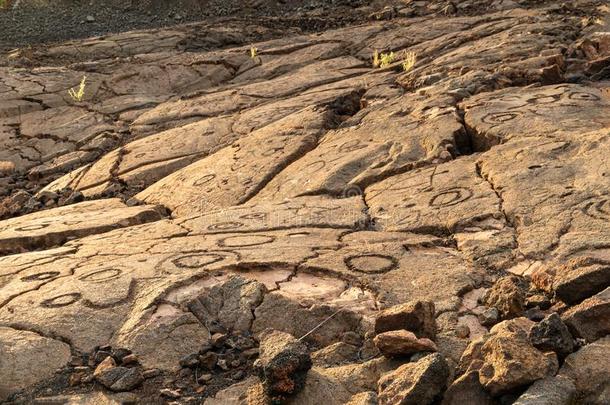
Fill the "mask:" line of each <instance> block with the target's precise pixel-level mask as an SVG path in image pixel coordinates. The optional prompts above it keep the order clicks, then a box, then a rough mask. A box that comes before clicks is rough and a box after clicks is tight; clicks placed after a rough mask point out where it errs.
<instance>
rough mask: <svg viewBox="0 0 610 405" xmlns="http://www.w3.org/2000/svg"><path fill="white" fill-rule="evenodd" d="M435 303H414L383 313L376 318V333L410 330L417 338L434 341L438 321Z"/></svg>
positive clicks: (395, 307) (397, 306)
mask: <svg viewBox="0 0 610 405" xmlns="http://www.w3.org/2000/svg"><path fill="white" fill-rule="evenodd" d="M434 316H435V313H434V303H432V302H427V301H412V302H407V303H404V304H400V305H396V306H393V307H391V308H388V309H385V310H383V311H381V312H380V313H379V314H378V315H377V316H376V318H375V333H377V334H379V333H383V332H388V331H392V330H402V329H405V330H408V331H410V332H413V333H415V335H416V336H417V337H426V338H428V339H434V337H435V336H436V321H435V317H434Z"/></svg>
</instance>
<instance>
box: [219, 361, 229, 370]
mask: <svg viewBox="0 0 610 405" xmlns="http://www.w3.org/2000/svg"><path fill="white" fill-rule="evenodd" d="M216 365H217V366H218V367H220V368H221V369H222V370H224V371H227V370H229V366H228V364H227V361H226V360H225V359H220V360H218V363H216Z"/></svg>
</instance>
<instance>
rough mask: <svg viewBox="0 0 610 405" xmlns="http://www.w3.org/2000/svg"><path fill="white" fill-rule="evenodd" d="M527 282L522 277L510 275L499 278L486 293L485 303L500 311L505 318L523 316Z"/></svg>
mask: <svg viewBox="0 0 610 405" xmlns="http://www.w3.org/2000/svg"><path fill="white" fill-rule="evenodd" d="M526 291H527V283H526V282H525V281H524V280H523V279H522V278H520V277H518V276H514V275H509V276H506V277H503V278H501V279H500V280H498V281H497V282H496V283H495V284H494V285H493V287H492V288H490V289H489V290H488V291H487V294H486V295H485V303H486V304H487V305H488V306H490V307H494V308H496V309H497V310H498V312H500V315H501V316H502V317H503V318H513V317H517V316H521V315H522V314H523V312H524V311H525V293H526Z"/></svg>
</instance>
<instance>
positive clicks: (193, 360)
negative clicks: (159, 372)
mask: <svg viewBox="0 0 610 405" xmlns="http://www.w3.org/2000/svg"><path fill="white" fill-rule="evenodd" d="M198 365H199V354H198V353H191V354H187V355H186V356H184V357H183V358H181V359H180V366H182V367H188V368H194V367H197V366H198Z"/></svg>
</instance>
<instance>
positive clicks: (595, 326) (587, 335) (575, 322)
mask: <svg viewBox="0 0 610 405" xmlns="http://www.w3.org/2000/svg"><path fill="white" fill-rule="evenodd" d="M561 317H562V319H563V321H564V322H565V323H566V324H567V325H568V327H569V328H570V329H571V330H572V331H573V332H574V334H575V335H576V336H578V337H580V338H583V339H585V340H586V341H587V342H589V343H590V342H594V341H596V340H597V339H600V338H602V337H604V336H606V335H608V334H610V287H609V288H606V289H605V290H604V291H602V292H600V293H599V294H596V295H594V296H593V297H591V298H588V299H586V300H584V301H583V302H581V303H580V304H578V305H576V306H574V307H572V308H570V309H568V310H567V311H566V312H564V313H563V314H562V315H561Z"/></svg>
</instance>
